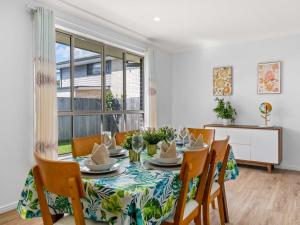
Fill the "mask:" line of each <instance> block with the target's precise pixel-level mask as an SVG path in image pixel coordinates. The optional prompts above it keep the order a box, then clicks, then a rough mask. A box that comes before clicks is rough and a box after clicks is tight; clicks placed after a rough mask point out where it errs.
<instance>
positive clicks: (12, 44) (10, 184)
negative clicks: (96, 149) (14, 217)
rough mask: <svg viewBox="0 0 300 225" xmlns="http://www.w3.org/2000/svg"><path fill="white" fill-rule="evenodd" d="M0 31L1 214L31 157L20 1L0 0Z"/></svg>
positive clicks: (26, 44)
mask: <svg viewBox="0 0 300 225" xmlns="http://www.w3.org/2000/svg"><path fill="white" fill-rule="evenodd" d="M0 30H1V35H0V77H1V88H0V96H1V105H0V111H1V116H0V143H1V147H0V179H1V185H0V212H1V211H2V210H5V209H9V208H10V207H11V206H13V207H14V203H15V202H16V201H17V200H18V199H19V197H20V193H21V189H22V186H23V185H24V182H25V177H26V174H27V172H28V170H29V168H30V165H31V156H32V146H33V109H32V108H33V101H32V100H33V88H32V77H33V76H32V60H31V58H32V48H31V46H32V22H31V15H30V13H29V12H28V11H26V10H25V7H24V2H23V1H9V0H6V1H1V3H0Z"/></svg>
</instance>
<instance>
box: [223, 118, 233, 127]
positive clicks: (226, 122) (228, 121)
mask: <svg viewBox="0 0 300 225" xmlns="http://www.w3.org/2000/svg"><path fill="white" fill-rule="evenodd" d="M230 124H231V119H223V125H224V126H227V125H230Z"/></svg>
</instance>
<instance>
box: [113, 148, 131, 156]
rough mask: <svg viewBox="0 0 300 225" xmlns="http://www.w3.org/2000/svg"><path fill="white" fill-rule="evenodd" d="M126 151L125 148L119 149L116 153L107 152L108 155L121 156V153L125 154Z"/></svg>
mask: <svg viewBox="0 0 300 225" xmlns="http://www.w3.org/2000/svg"><path fill="white" fill-rule="evenodd" d="M126 152H127V150H126V149H121V151H119V152H118V153H114V154H113V153H111V152H110V153H109V155H110V156H112V157H114V156H121V155H125V154H126Z"/></svg>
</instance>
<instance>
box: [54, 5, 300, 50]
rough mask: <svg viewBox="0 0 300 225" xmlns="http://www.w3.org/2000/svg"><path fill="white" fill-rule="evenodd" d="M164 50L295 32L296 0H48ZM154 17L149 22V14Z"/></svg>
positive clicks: (299, 10) (299, 20) (298, 23)
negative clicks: (101, 21)
mask: <svg viewBox="0 0 300 225" xmlns="http://www.w3.org/2000/svg"><path fill="white" fill-rule="evenodd" d="M55 1H56V2H57V3H59V4H62V3H63V4H64V5H66V6H67V7H76V8H77V10H78V9H79V10H82V11H84V12H85V13H87V14H88V13H91V14H94V15H97V16H98V17H101V18H102V19H104V20H105V21H106V22H109V23H112V24H113V27H119V28H122V29H123V30H128V31H129V32H131V33H133V34H136V35H139V36H143V37H145V38H147V39H149V40H151V41H153V42H154V43H156V44H157V45H160V46H163V47H164V48H165V49H168V50H170V51H180V50H184V49H189V48H195V47H199V48H201V47H209V46H215V45H221V44H228V43H233V42H243V41H251V40H258V39H264V38H270V37H277V36H283V35H289V34H293V33H300V0H84V1H83V0H54V1H53V0H52V1H51V3H52V4H53V2H55ZM156 16H157V17H160V18H161V21H160V22H154V21H153V18H154V17H156Z"/></svg>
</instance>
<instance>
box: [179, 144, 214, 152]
mask: <svg viewBox="0 0 300 225" xmlns="http://www.w3.org/2000/svg"><path fill="white" fill-rule="evenodd" d="M207 147H209V146H208V144H205V143H204V144H203V145H202V146H199V147H197V148H195V149H190V144H187V145H185V146H184V147H183V148H182V149H181V151H193V150H198V149H202V148H207Z"/></svg>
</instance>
